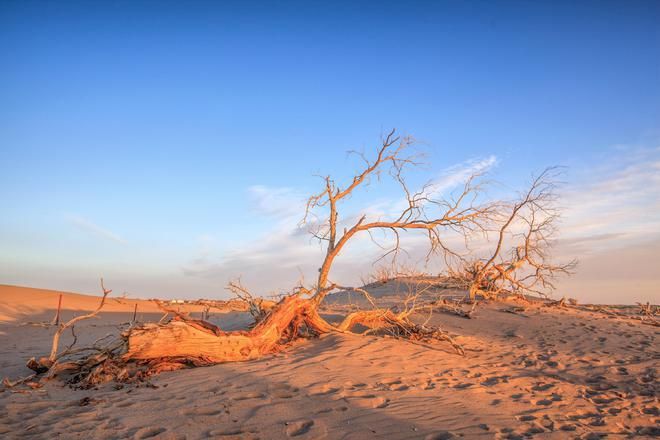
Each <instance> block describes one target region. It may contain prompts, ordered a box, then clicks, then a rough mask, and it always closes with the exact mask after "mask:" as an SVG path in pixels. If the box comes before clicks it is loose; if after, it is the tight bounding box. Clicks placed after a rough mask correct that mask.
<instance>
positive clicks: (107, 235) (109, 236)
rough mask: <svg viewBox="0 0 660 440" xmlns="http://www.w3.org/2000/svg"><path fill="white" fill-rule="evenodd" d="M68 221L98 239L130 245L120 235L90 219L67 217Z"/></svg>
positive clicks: (77, 216)
mask: <svg viewBox="0 0 660 440" xmlns="http://www.w3.org/2000/svg"><path fill="white" fill-rule="evenodd" d="M67 220H68V221H69V223H71V224H72V225H74V226H76V227H77V228H79V229H81V230H83V231H86V232H91V233H92V234H94V235H96V236H98V237H102V238H104V239H106V240H110V241H114V242H115V243H120V244H128V242H127V241H126V240H124V239H123V238H122V237H121V236H119V235H118V234H115V233H114V232H112V231H110V230H109V229H105V228H103V227H101V226H99V225H97V224H96V223H94V222H92V221H91V220H89V219H86V218H85V217H81V216H79V215H67Z"/></svg>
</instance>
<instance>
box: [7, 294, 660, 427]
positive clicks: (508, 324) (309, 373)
mask: <svg viewBox="0 0 660 440" xmlns="http://www.w3.org/2000/svg"><path fill="white" fill-rule="evenodd" d="M399 287H400V286H397V283H396V282H390V283H386V284H383V285H379V286H372V288H371V289H370V291H371V292H372V293H373V296H374V297H375V298H377V300H378V301H379V302H381V303H387V305H394V304H395V303H396V302H397V301H398V300H400V297H399V296H397V292H398V291H399V290H400V289H399ZM436 293H437V294H441V293H443V292H436ZM444 293H446V292H444ZM59 294H60V292H55V291H48V290H38V289H30V288H21V287H13V286H0V377H7V378H10V379H12V380H13V379H17V378H19V377H21V376H27V375H28V374H30V373H31V372H30V370H28V369H27V368H26V367H25V362H26V361H27V359H29V358H30V357H33V356H41V355H44V354H47V353H48V351H49V350H50V343H51V338H52V334H53V332H54V329H53V327H52V326H47V325H42V324H40V323H44V322H49V321H51V320H52V318H53V316H54V313H55V308H56V306H57V301H58V296H59ZM349 299H350V301H349ZM349 302H350V303H359V299H358V298H355V297H354V296H351V295H349V294H338V295H335V296H331V297H328V301H327V305H326V306H325V309H324V313H325V314H326V315H325V316H326V317H329V318H332V317H333V316H334V317H340V316H342V315H345V314H346V311H347V310H348V309H350V308H351V307H355V304H352V305H350V304H349ZM97 304H98V297H94V296H87V295H79V294H72V293H64V295H63V318H64V319H67V318H69V317H71V316H74V315H77V314H81V313H82V312H83V311H89V310H93V309H94V308H95V307H96V305H97ZM135 304H137V305H138V313H137V319H138V321H140V322H147V321H158V320H159V319H160V318H161V316H162V315H163V313H162V312H161V311H160V310H159V309H158V308H157V307H156V306H155V305H154V304H153V303H151V302H149V301H144V300H135V299H122V298H113V299H111V300H110V301H109V302H108V304H107V306H106V307H105V308H104V311H103V312H102V313H101V314H100V315H99V316H98V317H96V318H94V319H91V320H88V321H84V322H81V323H80V325H77V326H76V332H77V334H78V336H79V339H80V341H79V344H85V343H89V342H91V341H93V340H95V339H97V338H99V337H102V336H104V335H106V334H108V333H113V332H114V333H118V331H119V330H118V325H120V324H121V323H126V322H128V321H130V320H131V319H132V316H133V311H134V307H135ZM362 305H364V304H362ZM511 310H514V311H517V313H510V311H511ZM633 310H634V309H633V308H621V309H619V311H620V312H621V313H624V314H625V313H628V312H630V313H632V312H633ZM189 311H190V312H191V313H192V314H193V315H195V314H198V315H200V314H201V313H202V311H201V308H200V307H197V308H195V307H192V308H189ZM427 318H428V315H427V314H426V313H420V314H419V316H418V317H416V319H419V320H426V319H427ZM209 320H210V321H212V322H214V323H215V324H217V325H219V326H220V327H222V328H223V329H227V330H233V329H240V328H244V327H245V326H247V325H248V324H249V322H250V316H249V315H248V314H247V313H237V312H231V313H212V314H211V316H210V318H209ZM430 320H431V322H432V323H433V324H435V325H438V326H440V327H441V328H443V329H444V330H447V331H448V332H450V334H452V335H453V336H455V339H456V341H457V342H459V343H460V344H462V345H463V347H464V348H465V350H466V355H465V356H464V357H463V356H460V355H458V354H456V353H455V351H454V350H452V348H451V346H449V345H448V344H443V343H433V344H422V343H414V342H410V341H404V340H398V339H395V338H392V337H383V336H364V335H351V334H347V335H344V334H329V335H324V336H322V337H320V338H317V339H308V340H298V341H296V342H294V343H292V344H291V345H290V346H288V347H286V348H285V349H284V350H282V351H281V352H279V353H274V354H272V355H268V356H265V357H263V358H261V359H258V360H253V361H247V362H239V363H225V364H219V365H215V366H211V367H204V368H193V369H186V370H179V371H174V372H167V373H162V374H159V375H157V376H154V377H152V378H151V379H150V380H149V381H147V382H143V383H138V384H117V383H108V384H104V385H101V386H98V387H97V388H95V389H88V390H79V389H73V388H72V387H70V386H68V385H65V384H63V383H61V382H58V381H51V382H48V383H47V384H45V386H43V387H42V388H37V389H29V388H27V389H26V388H25V387H15V388H8V387H5V388H3V389H2V391H1V392H0V437H2V438H8V439H13V438H66V439H75V438H84V439H87V438H99V439H106V438H107V439H111V438H138V439H143V438H159V439H202V438H220V439H243V438H246V439H257V438H260V439H287V438H291V437H293V438H301V439H313V438H314V439H316V438H328V439H364V438H383V439H409V438H412V439H417V438H419V439H448V438H458V437H463V438H537V437H538V438H558V439H563V438H601V437H606V436H607V437H609V438H621V437H628V436H636V437H652V436H657V435H658V434H660V428H658V426H660V413H659V404H658V378H657V364H658V359H659V357H660V356H659V355H660V352H659V351H658V346H657V342H656V338H657V335H658V332H659V330H658V327H655V326H651V325H644V324H643V323H642V322H640V321H639V320H632V319H628V318H626V317H625V316H624V317H615V316H609V315H607V314H605V313H601V312H597V311H589V310H581V309H576V308H566V309H564V308H556V307H546V306H544V305H543V304H542V303H534V304H528V303H522V304H521V303H513V302H495V301H492V302H488V303H482V304H480V305H479V306H478V307H477V308H476V310H475V313H474V318H473V319H465V318H461V317H458V316H455V315H451V314H448V313H439V312H436V313H434V314H433V315H432V316H431V317H430ZM69 341H70V335H69V334H66V336H65V337H64V338H63V341H62V344H67V343H68V342H69Z"/></svg>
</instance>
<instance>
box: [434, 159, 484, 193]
mask: <svg viewBox="0 0 660 440" xmlns="http://www.w3.org/2000/svg"><path fill="white" fill-rule="evenodd" d="M495 165H497V157H496V156H495V155H490V156H488V157H485V158H482V159H472V160H468V161H466V162H463V163H460V164H457V165H454V166H451V167H449V168H447V169H445V170H444V171H443V172H442V173H441V175H440V176H439V177H438V178H437V179H436V180H434V181H433V183H432V191H433V192H434V193H436V194H442V193H443V192H445V191H448V190H451V189H454V188H456V187H457V186H458V185H462V184H464V183H465V182H467V180H468V179H469V178H470V177H471V176H474V175H478V174H483V173H485V172H487V171H488V170H490V169H491V168H493V167H494V166H495Z"/></svg>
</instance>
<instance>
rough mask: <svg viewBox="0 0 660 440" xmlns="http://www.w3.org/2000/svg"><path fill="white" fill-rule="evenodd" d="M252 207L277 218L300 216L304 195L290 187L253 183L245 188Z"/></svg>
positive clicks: (260, 212)
mask: <svg viewBox="0 0 660 440" xmlns="http://www.w3.org/2000/svg"><path fill="white" fill-rule="evenodd" d="M247 192H248V196H249V197H250V201H251V202H252V209H253V210H254V211H256V212H257V213H259V214H261V215H265V216H269V217H272V218H275V219H277V220H282V219H289V218H291V217H296V216H298V217H300V216H301V215H302V213H303V212H304V211H303V209H304V206H305V197H304V196H303V195H302V193H301V192H300V191H297V190H294V189H292V188H278V187H269V186H265V185H254V186H251V187H249V188H248V190H247Z"/></svg>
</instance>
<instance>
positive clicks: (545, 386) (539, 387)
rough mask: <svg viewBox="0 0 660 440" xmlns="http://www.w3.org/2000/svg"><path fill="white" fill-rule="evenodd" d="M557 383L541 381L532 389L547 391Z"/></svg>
mask: <svg viewBox="0 0 660 440" xmlns="http://www.w3.org/2000/svg"><path fill="white" fill-rule="evenodd" d="M554 386H555V384H553V383H539V384H537V385H535V386H533V387H532V390H534V391H547V390H549V389H550V388H552V387H554Z"/></svg>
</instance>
